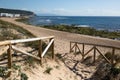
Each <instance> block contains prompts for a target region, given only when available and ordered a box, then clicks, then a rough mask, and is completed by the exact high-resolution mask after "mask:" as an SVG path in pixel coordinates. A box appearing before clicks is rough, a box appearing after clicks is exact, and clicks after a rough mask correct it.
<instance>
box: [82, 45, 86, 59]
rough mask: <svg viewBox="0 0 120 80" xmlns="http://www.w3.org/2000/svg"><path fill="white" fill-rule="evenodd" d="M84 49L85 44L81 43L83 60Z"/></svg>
mask: <svg viewBox="0 0 120 80" xmlns="http://www.w3.org/2000/svg"><path fill="white" fill-rule="evenodd" d="M84 50H85V44H84V43H83V44H82V61H83V60H84Z"/></svg>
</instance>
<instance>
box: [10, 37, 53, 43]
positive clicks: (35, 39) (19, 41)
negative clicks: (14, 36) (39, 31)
mask: <svg viewBox="0 0 120 80" xmlns="http://www.w3.org/2000/svg"><path fill="white" fill-rule="evenodd" d="M49 38H54V36H49V37H41V38H30V39H19V40H11V44H14V43H22V42H31V41H38V40H43V39H49Z"/></svg>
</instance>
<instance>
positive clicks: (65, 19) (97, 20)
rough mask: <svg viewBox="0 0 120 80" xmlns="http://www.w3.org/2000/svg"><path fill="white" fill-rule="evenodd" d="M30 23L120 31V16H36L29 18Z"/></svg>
mask: <svg viewBox="0 0 120 80" xmlns="http://www.w3.org/2000/svg"><path fill="white" fill-rule="evenodd" d="M29 23H30V24H32V25H76V26H78V27H92V28H95V29H97V30H109V31H119V32H120V17H113V16H111V17H108V16H104V17H103V16H34V17H32V18H30V19H29Z"/></svg>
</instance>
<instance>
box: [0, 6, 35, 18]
mask: <svg viewBox="0 0 120 80" xmlns="http://www.w3.org/2000/svg"><path fill="white" fill-rule="evenodd" d="M0 13H12V14H21V15H24V16H25V15H27V16H28V15H34V13H33V12H32V11H26V10H17V9H5V8H0Z"/></svg>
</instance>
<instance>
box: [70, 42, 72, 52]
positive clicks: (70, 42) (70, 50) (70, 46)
mask: <svg viewBox="0 0 120 80" xmlns="http://www.w3.org/2000/svg"><path fill="white" fill-rule="evenodd" d="M71 45H72V43H71V42H70V53H71Z"/></svg>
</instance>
